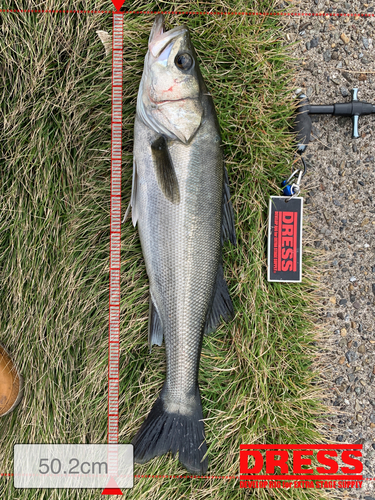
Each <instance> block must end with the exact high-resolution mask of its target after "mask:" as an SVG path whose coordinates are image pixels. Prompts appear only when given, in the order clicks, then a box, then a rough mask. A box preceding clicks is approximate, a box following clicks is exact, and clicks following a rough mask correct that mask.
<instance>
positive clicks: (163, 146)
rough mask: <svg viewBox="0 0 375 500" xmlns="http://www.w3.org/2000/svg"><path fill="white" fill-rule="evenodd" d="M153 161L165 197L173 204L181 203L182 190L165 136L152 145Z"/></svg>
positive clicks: (158, 138)
mask: <svg viewBox="0 0 375 500" xmlns="http://www.w3.org/2000/svg"><path fill="white" fill-rule="evenodd" d="M151 151H152V159H153V163H154V166H155V174H156V179H157V181H158V185H159V187H160V189H161V190H162V192H163V194H164V196H165V197H166V198H167V200H169V201H170V202H171V203H173V204H178V203H180V189H179V187H178V179H177V175H176V172H175V169H174V166H173V163H172V158H171V155H170V154H169V151H168V144H167V140H166V138H165V137H164V136H163V135H160V136H158V137H157V139H155V140H154V142H153V143H152V144H151Z"/></svg>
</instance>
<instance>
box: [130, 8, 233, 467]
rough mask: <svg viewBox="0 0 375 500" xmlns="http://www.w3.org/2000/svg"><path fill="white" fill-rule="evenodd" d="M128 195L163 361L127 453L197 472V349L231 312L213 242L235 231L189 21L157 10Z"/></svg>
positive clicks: (200, 445) (200, 438)
mask: <svg viewBox="0 0 375 500" xmlns="http://www.w3.org/2000/svg"><path fill="white" fill-rule="evenodd" d="M157 44H159V46H158V47H156V49H155V45H156V46H157ZM153 49H154V50H153ZM152 51H153V53H152ZM174 52H175V53H174ZM181 54H182V56H181ZM190 57H191V59H190ZM150 59H151V61H150ZM181 61H182V62H181ZM176 62H177V63H178V66H177V68H176V69H175V68H173V65H176ZM180 62H181V64H180ZM150 64H155V65H157V67H156V70H154V74H153V75H151V76H150V75H149V74H147V71H149V65H150ZM163 66H164V67H165V69H166V73H167V75H166V76H164V75H163ZM180 66H181V67H180ZM185 68H187V70H186V69H185ZM180 74H181V78H180ZM176 75H177V78H176V77H175V76H176ZM186 75H187V76H188V77H187V76H186ZM155 80H156V83H155ZM176 81H177V83H176ZM170 84H171V85H170ZM173 84H174V85H173ZM185 84H186V85H187V88H185V87H186V85H185ZM179 85H180V86H179ZM184 85H185V87H184ZM176 86H177V87H178V86H179V87H178V88H175V87H176ZM168 89H172V90H170V93H172V98H171V95H170V93H169V94H168V93H167V91H168ZM158 96H159V97H161V98H160V100H157V98H158ZM165 97H167V98H168V99H165ZM158 108H159V109H158ZM184 120H185V121H188V123H187V124H186V126H185V124H184ZM131 204H132V218H133V223H134V224H138V230H139V235H140V240H141V245H142V251H143V255H144V258H145V262H146V269H147V274H148V277H149V282H150V318H149V344H150V347H151V346H152V345H153V344H158V345H161V342H162V338H163V337H164V340H165V347H166V361H167V374H166V381H165V384H164V386H163V389H162V391H161V394H160V396H159V397H158V399H157V401H156V403H155V405H154V407H153V408H152V410H151V412H150V414H149V416H148V417H147V419H146V421H145V422H144V424H143V426H142V427H141V429H140V431H139V432H138V434H137V436H136V437H135V439H134V441H133V443H134V446H135V459H136V461H137V462H140V463H143V462H146V461H148V460H149V459H151V458H153V457H154V456H157V455H161V454H163V453H167V452H168V451H171V452H172V453H173V454H175V453H176V452H177V451H178V452H179V459H180V461H181V463H182V464H183V465H184V466H185V467H186V468H187V469H188V470H189V471H190V472H193V473H204V472H205V471H206V470H207V459H206V458H204V455H205V453H206V451H207V449H206V445H205V442H204V440H205V436H204V424H203V420H202V419H203V414H202V406H201V400H200V395H199V388H198V369H199V359H200V352H201V346H202V338H203V334H204V333H205V332H208V331H212V330H214V329H215V328H216V327H217V326H218V324H219V322H220V316H222V317H224V319H229V318H230V317H231V315H232V314H233V307H232V303H231V300H230V298H229V295H228V290H227V287H226V284H225V281H224V278H223V270H222V256H221V247H222V242H223V241H224V240H225V239H230V240H231V241H232V242H233V243H234V242H235V233H234V225H233V213H232V208H231V205H230V200H229V188H228V179H227V175H226V170H225V167H224V163H223V154H222V150H221V137H220V131H219V126H218V122H217V118H216V114H215V110H214V106H213V101H212V98H211V96H210V95H209V94H208V92H207V89H206V87H205V84H204V82H203V79H202V77H201V74H200V71H199V68H198V63H197V60H196V56H195V52H194V49H193V47H192V45H191V42H190V37H189V32H188V30H187V28H184V27H179V28H175V29H174V30H171V31H169V32H164V23H163V19H162V17H161V16H158V17H157V18H156V20H155V23H154V27H153V30H152V32H151V36H150V40H149V53H148V57H147V56H146V61H145V73H144V75H143V77H142V82H141V85H140V91H139V94H138V105H137V115H136V120H135V128H134V173H133V190H132V200H131Z"/></svg>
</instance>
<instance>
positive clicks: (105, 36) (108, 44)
mask: <svg viewBox="0 0 375 500" xmlns="http://www.w3.org/2000/svg"><path fill="white" fill-rule="evenodd" d="M96 34H97V35H98V37H99V38H100V40H101V42H102V44H103V45H104V49H105V55H106V56H108V55H109V54H110V53H111V52H112V35H110V34H109V33H108V32H107V31H102V30H98V31H97V32H96Z"/></svg>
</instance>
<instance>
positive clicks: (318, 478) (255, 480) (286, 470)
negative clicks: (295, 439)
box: [240, 444, 363, 488]
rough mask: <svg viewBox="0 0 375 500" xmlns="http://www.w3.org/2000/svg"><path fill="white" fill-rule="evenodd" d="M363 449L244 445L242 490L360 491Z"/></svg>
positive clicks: (303, 445)
mask: <svg viewBox="0 0 375 500" xmlns="http://www.w3.org/2000/svg"><path fill="white" fill-rule="evenodd" d="M362 447H363V446H362V445H358V444H338V445H332V444H331V445H330V444H318V445H312V444H289V445H288V444H285V445H283V444H268V445H267V444H265V445H252V444H241V445H240V487H241V488H266V487H270V488H291V487H294V488H303V487H305V488H324V487H330V488H353V487H360V486H361V485H362V481H363V477H362V475H360V473H361V472H362V470H363V465H362V462H361V460H360V459H361V458H362V451H361V450H362ZM315 453H316V455H315ZM314 455H315V462H316V465H314ZM327 481H328V482H329V486H326V483H327Z"/></svg>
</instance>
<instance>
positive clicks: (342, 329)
mask: <svg viewBox="0 0 375 500" xmlns="http://www.w3.org/2000/svg"><path fill="white" fill-rule="evenodd" d="M340 334H341V337H346V336H347V334H348V332H347V330H346V328H341V330H340Z"/></svg>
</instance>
